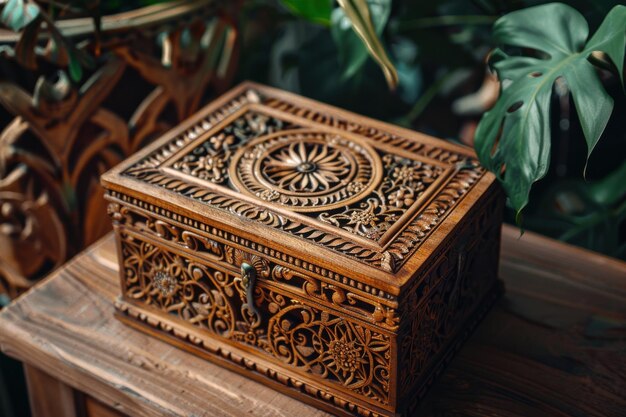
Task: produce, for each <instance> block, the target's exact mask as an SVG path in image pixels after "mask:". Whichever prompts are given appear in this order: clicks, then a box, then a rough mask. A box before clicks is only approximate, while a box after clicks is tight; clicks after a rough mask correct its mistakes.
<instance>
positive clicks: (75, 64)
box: [68, 52, 83, 82]
mask: <svg viewBox="0 0 626 417" xmlns="http://www.w3.org/2000/svg"><path fill="white" fill-rule="evenodd" d="M68 70H69V72H70V78H71V79H72V81H75V82H78V81H80V80H81V78H83V68H82V66H81V64H80V61H79V59H78V57H77V56H76V55H75V54H74V53H73V52H70V53H69V64H68Z"/></svg>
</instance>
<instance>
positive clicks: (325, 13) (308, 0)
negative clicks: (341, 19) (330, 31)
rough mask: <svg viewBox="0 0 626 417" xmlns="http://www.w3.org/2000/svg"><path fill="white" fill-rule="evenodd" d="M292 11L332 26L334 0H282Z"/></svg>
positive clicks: (312, 20) (314, 21)
mask: <svg viewBox="0 0 626 417" xmlns="http://www.w3.org/2000/svg"><path fill="white" fill-rule="evenodd" d="M281 1H282V3H283V4H284V5H285V7H287V8H288V9H289V10H290V11H291V13H293V14H294V15H296V16H300V17H303V18H305V19H307V20H309V21H311V22H313V23H319V24H320V25H324V26H330V14H331V13H332V11H333V6H332V0H281Z"/></svg>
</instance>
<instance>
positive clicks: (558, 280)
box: [0, 226, 626, 417]
mask: <svg viewBox="0 0 626 417" xmlns="http://www.w3.org/2000/svg"><path fill="white" fill-rule="evenodd" d="M518 236H519V233H518V231H517V229H514V228H512V227H508V226H505V227H504V231H503V248H502V256H501V273H500V276H501V278H502V279H503V280H504V282H505V285H506V295H505V296H504V297H503V298H502V299H501V300H500V301H499V303H498V304H497V305H496V307H495V308H494V309H493V310H492V311H491V312H490V313H489V314H488V316H487V318H486V319H485V320H484V321H483V323H482V324H481V325H480V326H479V327H478V329H477V331H476V333H475V334H474V335H473V336H472V338H471V339H470V340H469V341H468V342H467V344H466V345H465V346H464V347H463V348H462V349H461V351H460V352H459V353H458V355H457V356H456V357H455V359H454V360H453V361H452V363H451V365H450V366H449V367H448V368H447V370H446V371H445V373H444V374H443V375H442V376H441V377H440V378H439V379H438V381H437V382H436V384H435V385H434V387H433V388H432V390H431V391H430V392H429V394H428V395H427V397H426V398H425V400H424V403H423V406H422V407H421V408H420V414H419V415H423V416H533V417H535V416H560V417H562V416H581V417H582V416H585V417H588V416H604V417H607V416H622V417H623V416H626V263H623V262H619V261H616V260H614V259H610V258H607V257H604V256H600V255H598V254H595V253H591V252H588V251H585V250H582V249H578V248H574V247H571V246H568V245H564V244H561V243H558V242H555V241H553V240H550V239H546V238H543V237H540V236H538V235H534V234H532V233H526V234H525V235H524V236H523V237H522V238H521V239H518ZM117 269H118V268H117V260H116V253H115V250H114V243H113V238H112V235H108V236H106V237H105V238H103V239H102V240H101V241H100V242H98V243H97V244H95V245H94V246H92V247H91V248H89V249H88V250H87V251H85V252H84V253H83V254H81V255H79V256H78V257H76V258H75V259H74V260H72V261H70V262H69V263H68V264H66V266H64V267H63V268H61V269H60V270H59V271H58V272H56V273H54V274H52V275H51V276H50V277H49V278H48V279H46V280H45V281H43V282H41V283H40V284H38V285H37V286H36V287H35V288H33V289H31V290H30V291H29V292H28V293H26V294H25V295H23V296H22V297H20V298H19V299H18V300H16V301H15V302H14V303H13V304H12V305H10V306H9V307H8V308H5V309H4V310H3V311H2V312H0V348H1V349H2V350H3V351H4V352H5V353H6V354H8V355H10V356H13V357H15V358H17V359H19V360H21V361H23V362H26V363H28V364H30V365H33V366H35V367H36V368H39V369H41V370H43V371H44V372H47V373H49V374H50V375H53V376H54V377H55V378H58V379H59V380H61V381H63V382H65V383H67V384H68V385H70V386H72V387H74V388H76V389H78V390H80V391H83V392H85V393H87V394H89V395H91V396H93V397H95V398H96V399H98V400H100V401H102V402H103V403H105V404H107V405H109V406H111V407H112V408H115V409H117V410H119V411H121V412H123V413H126V414H128V415H130V416H133V417H134V416H137V417H143V416H154V417H157V416H158V417H162V416H194V417H200V416H207V417H208V416H212V417H213V416H233V417H234V416H237V417H239V416H243V415H254V416H265V417H275V416H276V417H277V416H285V417H292V416H299V417H304V416H327V414H326V413H324V412H321V411H318V410H316V409H314V408H311V407H310V406H307V405H305V404H302V403H300V402H298V401H297V400H294V399H292V398H289V397H287V396H285V395H283V394H280V393H278V392H276V391H273V390H272V389H270V388H268V387H265V386H263V385H262V384H259V383H257V382H253V381H250V380H248V379H246V378H245V377H242V376H240V375H238V374H235V373H233V372H231V371H227V370H225V369H222V368H220V367H218V366H216V365H213V364H211V363H210V362H207V361H205V360H202V359H199V358H196V357H194V356H191V355H190V354H188V353H185V352H183V351H182V350H179V349H177V348H174V347H172V346H170V345H168V344H165V343H163V342H160V341H159V340H156V339H153V338H150V337H148V336H146V335H144V334H143V333H140V332H138V331H135V330H132V329H131V328H129V327H127V326H125V325H123V324H122V323H121V322H119V321H118V320H117V319H115V318H114V317H113V301H114V299H115V298H116V297H117V295H118V292H119V287H118V278H117Z"/></svg>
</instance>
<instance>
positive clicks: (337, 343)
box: [109, 196, 397, 416]
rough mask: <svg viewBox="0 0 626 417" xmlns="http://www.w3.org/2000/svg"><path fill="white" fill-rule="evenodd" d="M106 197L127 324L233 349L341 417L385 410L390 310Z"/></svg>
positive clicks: (390, 393)
mask: <svg viewBox="0 0 626 417" xmlns="http://www.w3.org/2000/svg"><path fill="white" fill-rule="evenodd" d="M109 199H112V200H113V201H112V203H111V210H110V212H111V215H112V217H113V219H114V226H115V231H116V238H117V239H118V245H119V251H120V262H121V274H120V276H121V279H122V288H123V294H122V301H121V303H120V314H121V315H123V316H125V318H126V319H127V320H129V319H131V320H135V321H138V322H141V324H142V325H145V326H150V327H152V328H154V329H156V331H158V332H165V333H167V334H168V336H169V337H174V338H178V339H179V340H178V344H181V343H182V344H183V345H189V346H187V347H193V349H196V350H197V349H204V350H205V351H206V352H208V353H215V352H212V350H211V349H210V347H211V346H215V344H216V343H217V344H219V345H221V346H225V348H222V351H228V352H233V351H237V352H240V353H238V354H236V355H234V356H233V355H232V354H229V358H240V359H241V362H242V363H244V364H245V367H246V371H245V372H246V373H256V374H257V375H256V377H264V378H270V379H273V380H274V382H279V383H283V384H285V385H289V386H291V388H293V386H294V385H295V386H296V387H297V388H298V389H299V391H300V393H303V394H304V395H308V396H311V397H312V398H313V399H314V400H315V401H321V402H324V403H326V405H329V404H330V405H332V407H338V408H339V409H340V410H342V411H345V412H346V413H349V414H353V415H363V416H373V415H387V414H393V410H394V409H395V398H396V397H395V387H394V386H393V385H392V384H393V381H395V378H394V377H393V369H392V366H393V363H392V362H395V361H393V359H392V358H395V352H396V347H395V346H394V343H395V340H396V338H395V330H394V329H395V328H397V321H394V320H392V319H391V318H390V317H392V316H393V315H394V314H395V310H390V309H389V308H387V307H384V306H382V305H377V304H376V303H375V301H373V300H372V299H370V298H367V297H363V296H361V295H359V294H355V293H352V292H350V291H347V290H345V289H344V288H342V287H339V286H337V285H332V284H328V283H327V282H325V281H320V280H319V279H317V278H316V277H313V276H310V275H308V274H305V273H303V272H302V271H301V269H300V268H298V267H297V266H295V265H288V264H285V263H279V262H277V261H276V260H275V259H271V258H268V257H266V256H264V255H263V254H260V253H256V252H252V251H250V250H248V249H247V248H243V247H239V246H237V245H234V244H232V242H230V243H229V244H227V243H224V242H223V241H221V240H220V239H219V236H212V237H213V238H210V237H208V236H206V233H198V231H196V230H192V229H191V228H189V227H185V226H184V225H180V224H172V223H168V222H167V221H165V220H163V219H162V218H159V217H158V216H155V215H154V214H150V213H148V212H144V211H142V210H141V209H139V208H137V207H132V206H129V205H124V204H121V202H120V201H119V200H116V199H114V198H112V197H111V196H109ZM247 267H251V268H253V272H251V273H247V272H246V268H247ZM250 274H252V275H250ZM251 277H253V278H251ZM246 279H250V281H246ZM252 280H254V282H255V284H254V287H253V290H249V289H248V285H250V282H252ZM377 309H379V310H380V312H379V313H376V311H377ZM385 312H387V313H388V314H389V317H387V319H386V318H385V314H386V313H385ZM377 314H381V315H382V316H381V317H380V318H378V319H375V318H373V316H374V315H377ZM240 355H241V356H240ZM222 359H223V358H222ZM259 364H262V365H259ZM287 393H292V392H291V390H290V391H289V392H287ZM334 411H336V410H334Z"/></svg>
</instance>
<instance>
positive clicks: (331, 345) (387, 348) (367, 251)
mask: <svg viewBox="0 0 626 417" xmlns="http://www.w3.org/2000/svg"><path fill="white" fill-rule="evenodd" d="M102 182H103V185H104V186H105V188H107V190H108V193H107V199H108V200H109V201H110V205H109V212H110V215H111V217H112V219H113V223H114V229H115V233H116V236H117V239H118V254H119V259H120V263H121V271H120V279H121V283H122V297H121V299H120V302H119V303H118V314H119V316H120V318H121V319H122V320H124V321H125V322H127V323H128V324H131V325H133V326H136V327H138V328H142V329H144V330H145V331H148V332H149V333H151V334H154V335H156V336H158V337H161V338H163V339H166V340H169V341H170V342H172V343H174V344H176V345H179V346H182V347H184V348H186V349H188V350H190V351H191V352H194V353H196V354H199V355H202V356H205V357H208V358H209V359H211V360H214V361H216V362H218V363H220V364H223V365H224V366H227V367H229V368H231V369H235V370H237V371H239V372H244V373H246V374H247V375H250V376H251V377H252V378H255V379H258V380H261V381H263V382H264V383H266V384H268V385H270V386H272V387H275V388H277V389H279V390H281V391H283V392H285V393H288V394H289V395H293V396H295V397H297V398H299V399H301V400H303V401H306V402H309V403H311V404H315V405H317V406H319V407H322V408H323V409H325V410H328V411H331V412H333V413H335V414H341V415H358V416H364V417H375V416H382V415H385V416H396V415H398V414H401V413H410V412H411V410H413V409H414V408H415V407H416V404H417V401H418V399H419V397H420V396H421V395H422V394H423V393H424V391H425V390H426V388H427V387H428V386H429V385H430V384H431V382H432V378H433V377H434V376H435V375H436V374H437V373H439V372H440V371H441V368H442V367H443V366H444V365H445V363H446V362H447V361H448V360H449V359H450V357H451V355H452V353H453V352H454V351H455V350H456V349H457V348H458V347H459V345H460V343H461V341H462V340H463V339H464V338H465V337H466V336H467V335H468V334H469V333H470V332H471V330H472V328H473V327H474V326H475V324H476V323H477V322H478V321H479V320H480V319H481V317H482V316H483V315H484V313H485V312H486V311H487V310H488V308H489V307H490V306H491V304H492V302H493V301H494V299H495V297H496V294H497V292H498V290H499V285H498V281H497V279H496V278H497V277H496V275H497V259H498V250H499V240H500V223H501V212H502V205H503V198H502V195H501V193H500V191H499V188H498V186H497V184H496V182H495V177H494V176H493V175H492V174H490V173H487V172H486V171H485V170H484V169H482V168H481V167H479V165H478V163H477V161H476V160H475V159H474V156H473V153H472V151H471V150H469V149H467V148H463V147H459V146H455V145H452V144H449V143H446V142H444V141H441V140H437V139H434V138H431V137H427V136H424V135H420V134H416V133H415V132H411V131H408V130H403V129H400V128H397V127H394V126H391V125H387V124H384V123H381V122H376V121H374V120H370V119H366V118H363V117H360V116H357V115H354V114H352V113H348V112H345V111H342V110H339V109H336V108H333V107H330V106H325V105H322V104H321V103H317V102H314V101H312V100H307V99H304V98H302V97H298V96H295V95H293V94H288V93H285V92H281V91H279V90H275V89H271V88H268V87H263V86H259V85H255V84H250V83H244V84H242V85H240V86H239V87H237V88H235V89H233V90H232V91H230V92H229V93H228V94H225V95H224V96H223V97H221V98H220V99H219V100H216V101H215V102H214V103H212V104H211V105H210V106H208V107H206V108H205V109H203V110H202V111H201V112H199V114H198V115H197V116H194V117H193V118H192V119H190V120H189V121H188V122H187V123H185V124H183V125H182V126H181V127H179V128H177V129H175V130H173V131H171V132H169V133H168V134H167V135H165V136H164V137H163V138H161V139H159V140H158V141H156V142H155V143H154V144H153V145H152V146H149V147H148V148H146V149H145V150H142V151H140V152H138V153H137V154H136V155H134V156H133V157H131V158H130V159H129V160H127V161H125V162H123V163H122V164H120V165H118V166H117V167H115V168H114V169H112V170H111V171H109V172H107V173H106V174H105V175H103V177H102Z"/></svg>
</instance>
